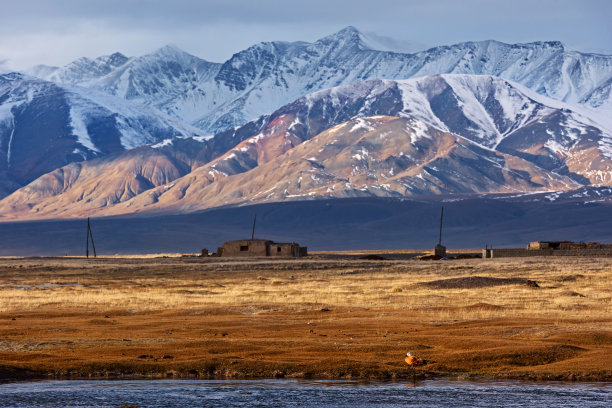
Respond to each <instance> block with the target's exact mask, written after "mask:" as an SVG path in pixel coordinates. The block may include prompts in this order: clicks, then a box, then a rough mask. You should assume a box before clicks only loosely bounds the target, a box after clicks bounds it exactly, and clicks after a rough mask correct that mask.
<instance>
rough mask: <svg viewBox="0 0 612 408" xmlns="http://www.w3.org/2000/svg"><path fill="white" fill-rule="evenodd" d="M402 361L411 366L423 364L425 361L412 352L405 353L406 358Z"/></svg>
mask: <svg viewBox="0 0 612 408" xmlns="http://www.w3.org/2000/svg"><path fill="white" fill-rule="evenodd" d="M404 361H405V362H406V364H408V365H409V366H410V367H413V368H414V367H419V366H422V365H425V361H423V360H421V359H420V358H418V357H415V356H413V355H412V353H406V358H405V359H404Z"/></svg>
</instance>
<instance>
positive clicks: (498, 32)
mask: <svg viewBox="0 0 612 408" xmlns="http://www.w3.org/2000/svg"><path fill="white" fill-rule="evenodd" d="M610 16H612V1H609V0H580V1H574V0H571V1H570V0H528V1H526V0H505V1H498V0H437V1H436V0H429V1H421V0H419V1H416V0H414V1H412V0H371V1H361V0H351V1H345V0H337V1H334V0H308V1H306V0H300V1H295V0H284V1H280V0H199V1H197V0H173V1H167V0H164V1H162V0H104V1H103V0H53V1H50V0H19V1H17V0H0V70H2V69H3V68H4V70H7V69H21V68H26V67H28V66H31V65H34V64H37V63H44V64H49V65H63V64H66V63H68V62H70V61H72V60H74V59H76V58H78V57H81V56H87V57H96V56H99V55H104V54H109V53H112V52H115V51H120V52H123V53H124V54H126V55H128V56H132V55H141V54H144V53H147V52H150V51H153V50H155V49H157V48H159V47H161V46H163V45H165V44H169V43H172V44H175V45H177V46H178V47H180V48H182V49H184V50H185V51H188V52H190V53H192V54H194V55H197V56H199V57H201V58H204V59H207V60H210V61H217V62H222V61H224V60H226V59H227V58H229V57H230V56H231V55H232V54H233V53H235V52H237V51H240V50H242V49H244V48H246V47H248V46H249V45H252V44H254V43H256V42H260V41H274V40H286V41H297V40H304V41H314V40H316V39H318V38H320V37H323V36H325V35H328V34H330V33H333V32H335V31H337V30H339V29H341V28H343V27H346V26H348V25H352V26H355V27H356V28H358V29H359V30H361V31H363V32H366V33H376V34H378V35H380V36H385V37H390V38H394V39H397V40H400V41H402V42H404V43H408V44H409V45H411V46H412V48H425V47H427V46H436V45H444V44H452V43H457V42H462V41H477V40H487V39H495V40H499V41H504V42H530V41H539V40H559V41H562V42H563V43H565V44H566V45H567V46H568V47H570V48H572V49H577V50H581V51H587V52H600V53H607V54H612V28H611V25H612V24H610ZM404 45H405V44H404Z"/></svg>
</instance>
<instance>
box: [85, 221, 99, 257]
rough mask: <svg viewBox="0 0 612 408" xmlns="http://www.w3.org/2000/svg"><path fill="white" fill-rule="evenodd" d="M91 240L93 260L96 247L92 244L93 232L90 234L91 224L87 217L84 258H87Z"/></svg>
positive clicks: (95, 255)
mask: <svg viewBox="0 0 612 408" xmlns="http://www.w3.org/2000/svg"><path fill="white" fill-rule="evenodd" d="M90 239H91V247H92V249H93V253H94V258H96V257H97V254H96V245H95V244H94V238H93V232H91V223H90V222H89V217H87V237H86V239H85V256H86V257H87V258H89V240H90Z"/></svg>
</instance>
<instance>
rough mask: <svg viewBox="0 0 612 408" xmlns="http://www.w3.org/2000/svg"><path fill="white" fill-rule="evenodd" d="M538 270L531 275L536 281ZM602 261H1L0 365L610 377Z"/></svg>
mask: <svg viewBox="0 0 612 408" xmlns="http://www.w3.org/2000/svg"><path fill="white" fill-rule="evenodd" d="M534 282H535V283H537V285H535V284H534ZM611 282H612V259H608V258H596V259H589V258H524V259H511V258H507V259H499V260H482V259H462V260H453V261H420V260H415V259H396V260H360V259H357V258H356V257H352V258H351V257H348V256H335V257H333V256H332V255H331V254H325V255H318V256H316V255H315V256H314V257H309V258H305V259H298V260H267V259H251V260H223V259H219V258H196V257H184V258H168V257H165V258H97V259H89V260H86V259H77V258H24V259H8V258H5V259H0V378H4V379H7V378H28V377H39V376H56V377H92V376H93V377H115V376H151V377H200V378H202V377H204V378H206V377H213V376H214V377H229V378H248V377H269V378H273V377H297V378H300V377H305V378H406V377H409V376H411V371H410V370H409V369H408V367H406V365H405V363H404V361H403V358H404V356H405V353H406V352H407V351H412V352H413V353H415V354H416V355H417V356H419V357H421V358H424V359H426V360H427V361H428V364H427V365H425V366H423V367H420V368H418V369H417V375H418V376H421V377H426V376H434V375H452V376H459V377H462V378H471V377H481V376H483V377H494V378H523V379H534V380H535V379H564V380H603V381H610V380H612V290H611Z"/></svg>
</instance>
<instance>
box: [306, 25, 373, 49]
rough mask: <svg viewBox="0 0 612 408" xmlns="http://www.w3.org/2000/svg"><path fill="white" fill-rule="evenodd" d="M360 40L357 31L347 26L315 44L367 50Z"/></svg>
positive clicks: (359, 34) (360, 36)
mask: <svg viewBox="0 0 612 408" xmlns="http://www.w3.org/2000/svg"><path fill="white" fill-rule="evenodd" d="M361 38H362V34H361V33H360V32H359V30H357V29H356V28H355V27H353V26H348V27H345V28H343V29H342V30H340V31H338V32H336V33H333V34H331V35H328V36H326V37H323V38H321V39H320V40H318V41H316V42H315V44H318V45H323V46H327V47H329V46H331V47H334V48H352V47H359V49H367V47H366V46H365V44H364V43H363V42H362V40H361Z"/></svg>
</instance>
